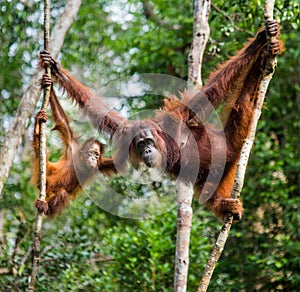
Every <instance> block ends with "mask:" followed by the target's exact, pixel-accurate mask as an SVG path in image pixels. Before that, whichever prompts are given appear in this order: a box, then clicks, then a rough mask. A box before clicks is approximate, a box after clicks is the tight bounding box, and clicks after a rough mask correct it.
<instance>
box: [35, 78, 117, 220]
mask: <svg viewBox="0 0 300 292" xmlns="http://www.w3.org/2000/svg"><path fill="white" fill-rule="evenodd" d="M41 83H42V86H49V85H51V94H50V106H51V112H52V115H53V119H54V122H55V126H54V128H53V129H52V130H57V131H58V132H59V134H60V137H61V139H62V141H63V143H64V145H65V150H64V153H63V155H62V156H61V157H60V159H59V160H58V161H57V162H51V161H49V160H48V157H47V164H46V175H47V178H46V201H44V200H41V199H37V200H36V203H35V206H36V208H37V209H38V211H39V212H40V213H44V214H45V215H47V216H48V217H49V218H55V217H56V216H57V215H59V214H60V213H61V212H62V211H63V209H64V208H65V207H66V206H67V205H68V203H69V201H70V199H75V198H76V196H77V194H78V193H79V192H80V191H81V190H82V187H83V185H84V184H86V183H87V182H88V181H90V180H91V179H92V178H93V177H94V176H95V175H96V174H97V173H98V172H99V171H100V172H101V173H103V174H104V175H107V176H111V175H113V174H115V173H116V168H115V167H114V164H113V161H112V159H111V158H104V157H102V154H103V152H104V145H103V144H102V143H100V142H99V141H98V140H95V139H94V138H90V139H88V140H87V141H85V142H84V143H83V144H82V145H81V144H80V143H79V139H78V137H76V136H75V135H74V133H73V131H72V129H71V127H70V125H69V120H68V117H67V116H66V114H65V112H64V110H63V108H62V107H61V105H60V103H59V101H58V99H57V97H56V95H55V92H54V89H53V87H52V81H51V78H50V77H49V75H46V74H45V75H44V76H43V79H42V81H41ZM47 118H48V117H47V113H46V112H45V111H43V110H41V111H39V112H38V113H37V115H36V117H35V126H34V134H33V143H32V146H33V149H34V152H35V159H34V168H33V178H32V181H33V183H34V184H35V185H36V186H37V187H39V176H40V170H39V163H40V142H39V135H40V122H41V121H43V122H46V121H47Z"/></svg>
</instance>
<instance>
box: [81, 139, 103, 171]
mask: <svg viewBox="0 0 300 292" xmlns="http://www.w3.org/2000/svg"><path fill="white" fill-rule="evenodd" d="M100 160H101V145H100V143H99V142H94V143H88V144H86V145H84V147H83V149H82V162H83V164H84V165H85V167H86V168H88V169H91V170H92V169H96V168H97V167H98V165H99V162H100Z"/></svg>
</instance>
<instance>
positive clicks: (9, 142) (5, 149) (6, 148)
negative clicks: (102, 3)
mask: <svg viewBox="0 0 300 292" xmlns="http://www.w3.org/2000/svg"><path fill="white" fill-rule="evenodd" d="M81 2H82V0H74V1H71V0H69V1H68V3H67V5H66V8H65V11H64V12H63V13H62V15H61V16H60V18H59V19H58V21H57V23H56V25H55V27H54V29H53V30H52V35H51V43H52V44H53V45H52V50H51V54H52V56H53V57H54V58H57V56H58V54H59V52H60V50H61V47H62V45H63V42H64V39H65V36H66V33H67V31H68V30H69V28H70V26H71V24H72V23H73V21H74V19H75V17H76V15H77V12H78V10H79V7H80V5H81ZM39 73H40V72H39V71H38V70H37V71H36V72H35V74H34V75H33V77H32V79H31V82H30V84H29V85H28V86H27V88H26V89H25V93H24V95H23V96H22V99H21V102H20V105H19V108H18V110H17V113H16V117H15V120H14V122H13V124H12V127H11V128H10V129H9V130H8V132H7V134H6V137H5V140H4V142H3V145H2V147H1V149H0V165H1V167H0V200H1V198H2V189H3V187H4V185H5V182H6V179H7V177H8V174H9V170H10V167H11V165H12V163H13V159H14V157H15V153H16V151H17V148H18V145H19V143H20V140H21V138H22V136H23V135H24V133H25V130H26V128H27V126H28V124H29V120H30V117H31V115H32V113H33V111H34V109H35V105H36V103H37V100H38V98H39V94H40V86H39V78H40V74H39Z"/></svg>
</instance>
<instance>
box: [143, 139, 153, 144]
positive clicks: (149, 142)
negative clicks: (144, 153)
mask: <svg viewBox="0 0 300 292" xmlns="http://www.w3.org/2000/svg"><path fill="white" fill-rule="evenodd" d="M145 143H146V145H147V146H152V145H153V144H154V143H153V141H152V139H147V140H146V142H145Z"/></svg>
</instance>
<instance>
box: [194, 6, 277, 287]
mask: <svg viewBox="0 0 300 292" xmlns="http://www.w3.org/2000/svg"><path fill="white" fill-rule="evenodd" d="M273 8H274V0H266V1H265V7H264V16H265V24H267V22H268V21H270V20H272V19H273ZM267 38H268V43H269V42H270V38H269V36H268V35H267ZM275 66H276V57H274V56H270V57H269V58H268V59H267V60H266V65H265V70H264V77H263V79H262V81H261V83H260V91H259V96H258V100H257V103H256V104H255V108H254V117H253V120H252V124H251V130H250V133H249V135H248V137H247V139H246V140H245V141H244V144H243V148H242V151H241V157H240V159H239V162H238V165H237V172H236V179H235V182H234V187H233V191H232V193H231V197H232V198H239V197H240V193H241V191H242V188H243V184H244V179H245V173H246V167H247V164H248V160H249V156H250V152H251V148H252V145H253V142H254V138H255V132H256V127H257V123H258V120H259V117H260V115H261V109H262V105H263V102H264V98H265V95H266V91H267V88H268V85H269V82H270V80H271V79H272V76H273V73H274V70H275ZM232 219H233V217H232V215H228V216H226V218H225V220H224V224H223V226H222V229H221V232H220V234H219V237H218V239H217V242H216V244H215V246H214V248H213V251H212V253H211V256H210V258H209V260H208V262H207V265H206V267H205V270H204V272H203V275H202V279H201V282H200V285H199V287H198V290H197V291H198V292H205V291H206V290H207V288H208V285H209V283H210V280H211V277H212V274H213V271H214V269H215V266H216V263H217V262H218V259H219V258H220V256H221V253H222V251H223V249H224V246H225V243H226V240H227V238H228V235H229V231H230V228H231V225H232Z"/></svg>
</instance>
